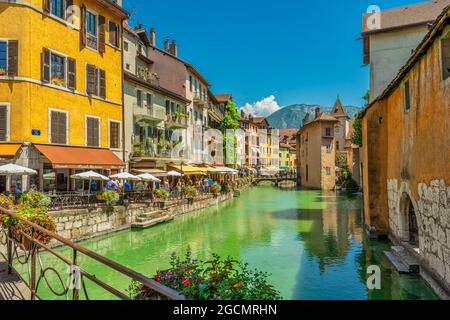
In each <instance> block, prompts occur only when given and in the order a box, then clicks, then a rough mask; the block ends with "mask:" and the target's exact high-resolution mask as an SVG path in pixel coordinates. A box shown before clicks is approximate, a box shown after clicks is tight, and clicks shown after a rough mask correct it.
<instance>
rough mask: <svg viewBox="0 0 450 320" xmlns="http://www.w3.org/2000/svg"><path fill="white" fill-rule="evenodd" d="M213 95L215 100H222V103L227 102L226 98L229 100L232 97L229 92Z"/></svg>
mask: <svg viewBox="0 0 450 320" xmlns="http://www.w3.org/2000/svg"><path fill="white" fill-rule="evenodd" d="M214 96H215V97H216V99H217V101H219V102H224V103H225V102H228V100H230V99H231V97H232V96H231V94H229V93H224V94H215V95H214Z"/></svg>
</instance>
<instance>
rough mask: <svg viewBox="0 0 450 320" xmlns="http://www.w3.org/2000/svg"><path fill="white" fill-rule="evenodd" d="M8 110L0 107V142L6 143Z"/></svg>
mask: <svg viewBox="0 0 450 320" xmlns="http://www.w3.org/2000/svg"><path fill="white" fill-rule="evenodd" d="M7 131H8V109H6V106H0V141H6V139H7V136H8V132H7Z"/></svg>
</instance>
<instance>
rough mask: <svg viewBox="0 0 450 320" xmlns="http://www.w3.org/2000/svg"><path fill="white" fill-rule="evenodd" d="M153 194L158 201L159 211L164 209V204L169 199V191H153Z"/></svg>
mask: <svg viewBox="0 0 450 320" xmlns="http://www.w3.org/2000/svg"><path fill="white" fill-rule="evenodd" d="M153 194H154V195H155V198H157V199H159V200H160V201H159V207H160V208H161V209H164V206H165V202H166V200H167V199H168V198H169V191H167V190H166V189H155V191H153Z"/></svg>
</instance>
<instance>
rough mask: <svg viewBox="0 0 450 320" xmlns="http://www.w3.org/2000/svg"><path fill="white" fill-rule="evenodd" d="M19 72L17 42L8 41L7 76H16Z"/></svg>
mask: <svg viewBox="0 0 450 320" xmlns="http://www.w3.org/2000/svg"><path fill="white" fill-rule="evenodd" d="M18 72H19V42H18V41H17V40H9V41H8V76H10V77H14V76H17V75H18Z"/></svg>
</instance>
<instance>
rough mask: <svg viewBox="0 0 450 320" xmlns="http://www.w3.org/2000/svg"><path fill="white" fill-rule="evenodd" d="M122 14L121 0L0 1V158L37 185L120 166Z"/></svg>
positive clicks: (68, 185) (58, 184)
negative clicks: (28, 171) (31, 174)
mask: <svg viewBox="0 0 450 320" xmlns="http://www.w3.org/2000/svg"><path fill="white" fill-rule="evenodd" d="M126 18H127V13H126V12H125V11H124V10H123V9H122V7H121V1H108V0H95V1H94V0H74V1H67V0H47V1H42V0H29V1H20V2H17V3H11V2H7V3H5V2H0V122H1V123H0V142H1V143H2V144H1V145H0V158H1V159H2V162H3V163H5V162H14V163H17V164H21V165H24V166H27V167H30V168H33V169H36V170H38V171H39V175H38V176H37V178H32V181H31V183H33V184H36V185H37V186H38V187H39V188H40V189H46V190H45V191H47V190H54V189H56V190H67V189H74V188H77V186H76V185H75V182H71V179H70V178H69V177H70V175H71V174H72V173H74V172H75V171H76V170H85V169H87V168H89V169H96V170H102V171H105V170H108V171H109V170H117V169H119V168H121V167H122V166H123V162H122V161H121V160H120V159H119V157H120V156H121V155H122V143H123V141H122V140H123V139H122V136H123V133H122V132H123V129H122V121H123V119H122V113H123V110H122V49H121V43H122V32H121V26H122V21H123V20H124V19H126ZM17 21H20V23H17ZM2 133H4V134H2ZM114 153H115V154H114ZM18 182H20V181H18ZM22 182H24V183H23V186H22V187H24V188H26V187H28V186H29V185H30V182H28V181H22ZM12 183H15V182H14V181H13V182H12ZM3 184H6V185H5V186H4V187H5V188H8V187H9V184H10V182H5V181H2V182H0V189H1V187H2V185H3Z"/></svg>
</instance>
